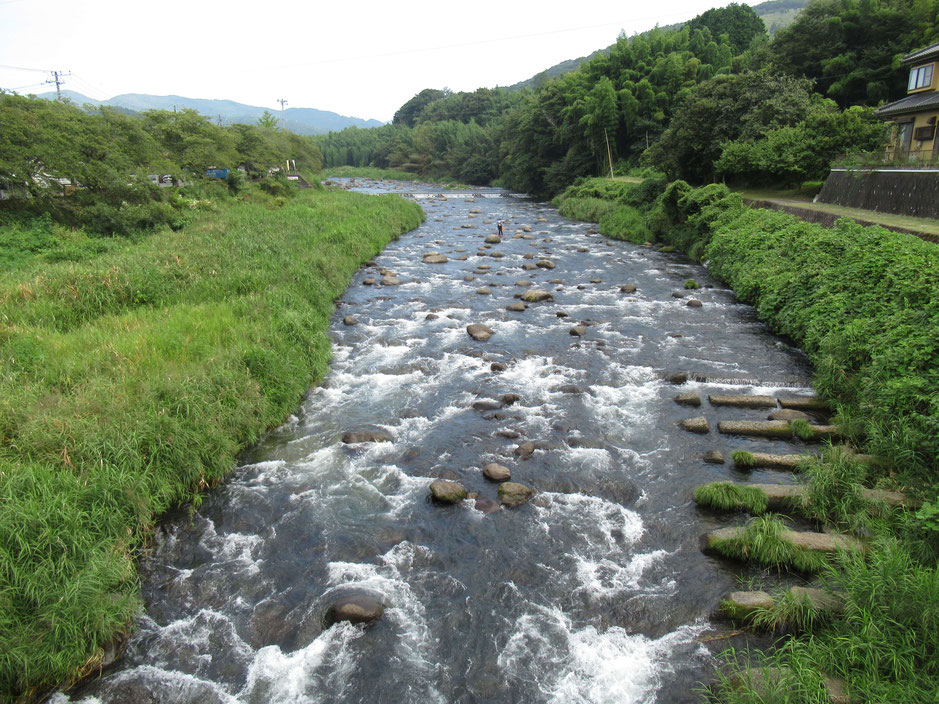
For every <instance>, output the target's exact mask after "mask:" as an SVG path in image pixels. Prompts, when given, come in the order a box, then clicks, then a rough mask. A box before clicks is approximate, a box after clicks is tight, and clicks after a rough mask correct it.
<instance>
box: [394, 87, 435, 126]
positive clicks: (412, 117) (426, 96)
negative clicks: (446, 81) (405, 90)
mask: <svg viewBox="0 0 939 704" xmlns="http://www.w3.org/2000/svg"><path fill="white" fill-rule="evenodd" d="M449 94H450V91H449V90H447V89H446V88H445V89H443V90H437V89H436V88H425V89H424V90H422V91H421V92H420V93H418V94H417V95H415V96H414V97H413V98H411V99H410V100H409V101H408V102H406V103H405V104H404V105H402V106H401V107H400V108H398V111H397V112H396V113H395V115H394V118H392V120H391V122H392V123H393V124H395V125H406V126H407V127H414V125H415V124H417V120H418V118H419V117H420V114H421V112H422V111H423V110H424V108H425V107H427V106H428V105H429V104H430V103H432V102H434V101H435V100H440V99H441V98H445V97H446V96H447V95H449Z"/></svg>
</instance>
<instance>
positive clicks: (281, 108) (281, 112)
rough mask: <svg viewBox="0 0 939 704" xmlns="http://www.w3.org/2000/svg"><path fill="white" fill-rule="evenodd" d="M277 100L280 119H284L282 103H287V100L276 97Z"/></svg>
mask: <svg viewBox="0 0 939 704" xmlns="http://www.w3.org/2000/svg"><path fill="white" fill-rule="evenodd" d="M277 102H278V103H280V120H281V122H283V121H284V105H286V104H287V101H286V100H285V99H284V98H278V99H277Z"/></svg>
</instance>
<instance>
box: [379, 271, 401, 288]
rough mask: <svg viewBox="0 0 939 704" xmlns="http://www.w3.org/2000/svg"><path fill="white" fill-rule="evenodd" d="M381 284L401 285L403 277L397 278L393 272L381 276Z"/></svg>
mask: <svg viewBox="0 0 939 704" xmlns="http://www.w3.org/2000/svg"><path fill="white" fill-rule="evenodd" d="M381 285H382V286H400V285H401V279H399V278H397V277H396V276H392V275H391V274H386V275H385V276H383V277H381Z"/></svg>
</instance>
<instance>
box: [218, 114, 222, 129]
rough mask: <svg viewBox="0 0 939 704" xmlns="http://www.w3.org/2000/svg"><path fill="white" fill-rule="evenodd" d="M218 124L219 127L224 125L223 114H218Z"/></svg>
mask: <svg viewBox="0 0 939 704" xmlns="http://www.w3.org/2000/svg"><path fill="white" fill-rule="evenodd" d="M218 126H219V127H221V126H222V116H221V115H219V116H218Z"/></svg>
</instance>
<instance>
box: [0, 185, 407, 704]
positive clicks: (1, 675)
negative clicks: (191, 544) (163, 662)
mask: <svg viewBox="0 0 939 704" xmlns="http://www.w3.org/2000/svg"><path fill="white" fill-rule="evenodd" d="M253 197H254V200H253V201H252V200H251V198H250V196H249V197H248V198H242V199H239V200H237V201H236V200H230V199H221V200H202V201H199V202H198V203H197V204H196V207H197V208H198V213H197V214H196V215H195V217H194V218H193V219H192V221H191V222H190V224H189V225H188V226H187V227H185V228H184V229H182V230H180V231H175V232H174V231H171V230H169V229H163V230H160V231H157V232H155V233H153V234H151V235H149V236H147V237H145V238H143V239H141V240H140V241H136V242H134V241H129V240H100V243H101V244H100V246H97V245H96V244H95V242H91V243H90V244H89V238H88V237H86V236H84V235H82V234H81V233H75V232H69V231H66V230H61V229H59V230H56V231H55V232H53V233H51V234H50V235H49V237H51V238H52V239H53V240H54V242H52V243H51V244H48V242H47V244H48V247H46V248H45V249H43V248H40V249H41V250H42V251H38V252H32V253H29V254H19V255H16V254H15V253H12V250H11V253H10V254H9V258H10V260H11V261H14V262H15V266H13V267H11V269H8V270H7V271H6V272H5V273H4V274H2V275H0V352H2V354H0V434H2V443H0V497H2V499H0V500H2V504H3V510H2V511H0V699H3V700H6V701H12V700H15V699H16V698H17V697H22V698H23V699H27V698H29V697H31V696H36V695H38V694H40V693H42V692H43V691H44V690H45V689H47V688H48V687H50V686H54V685H56V684H61V683H63V682H67V681H70V680H73V679H75V678H77V677H79V676H80V675H82V674H83V673H88V672H90V671H93V670H94V669H95V668H96V666H97V665H98V663H100V661H101V659H102V658H103V657H104V649H105V647H106V646H107V645H108V644H109V643H110V642H112V641H113V640H114V639H115V638H118V637H120V635H121V633H122V632H123V631H124V630H125V629H126V628H128V627H129V623H130V621H131V619H132V617H133V616H134V615H135V614H136V612H137V610H138V609H139V597H138V587H137V579H136V571H135V567H134V551H135V548H136V547H137V546H138V545H139V544H140V542H141V540H144V539H145V538H146V535H147V532H148V529H149V527H150V526H152V524H153V522H154V521H155V520H156V519H157V518H158V517H159V516H160V514H162V513H163V512H164V511H166V510H167V509H169V508H171V507H173V506H175V505H178V504H179V503H181V502H186V501H194V502H195V503H198V501H199V495H198V492H199V491H201V490H202V489H205V488H206V487H209V486H212V485H213V484H215V483H216V482H217V481H218V480H219V479H221V478H222V477H223V476H224V475H225V473H226V472H227V471H229V470H230V469H231V468H232V467H233V465H234V461H235V457H236V454H237V452H238V451H239V450H240V449H241V448H243V447H244V446H245V445H246V444H248V443H251V442H254V441H255V440H257V439H258V437H259V436H260V434H261V433H263V432H264V431H265V429H268V428H270V427H272V426H274V425H276V424H278V423H279V422H281V421H282V420H283V418H284V417H285V416H286V415H287V414H288V413H290V412H291V411H292V410H293V409H294V408H295V407H296V406H297V404H298V403H299V400H300V398H301V396H302V394H303V393H304V392H305V391H306V389H307V388H308V387H309V385H310V383H311V382H312V381H313V380H315V379H317V378H319V377H321V376H322V375H323V374H324V373H325V371H326V366H327V363H328V360H329V357H330V342H329V337H328V334H327V333H328V327H329V318H330V315H331V313H332V310H333V301H334V299H335V298H336V297H337V296H338V295H339V294H340V293H341V292H342V290H343V289H344V288H345V287H346V285H347V284H348V281H349V278H350V277H351V275H352V274H353V273H354V271H355V270H356V269H357V268H358V267H359V265H360V264H361V263H362V262H364V261H365V260H367V259H368V258H370V257H372V256H374V255H375V254H376V253H378V252H379V251H380V250H381V249H382V248H383V247H384V246H385V245H386V244H387V243H388V242H389V241H391V240H392V239H394V238H395V237H397V236H398V235H400V234H401V233H403V232H406V231H408V230H410V229H412V228H414V227H416V226H417V225H418V224H420V222H421V221H422V219H423V213H422V211H421V209H420V208H419V207H418V206H417V205H415V204H413V203H409V202H407V201H405V200H403V199H401V198H398V197H395V196H381V197H377V196H365V195H360V194H355V193H344V192H340V193H336V192H325V191H321V190H320V191H313V192H311V191H307V192H305V193H303V194H301V195H298V196H296V197H294V198H293V199H286V198H273V197H270V196H265V195H264V194H261V193H255V194H254V196H253ZM17 227H20V229H23V228H25V229H26V230H29V226H22V225H21V226H17ZM43 231H44V230H42V228H40V230H39V231H37V232H39V233H40V235H41V234H42V232H43ZM0 234H3V235H4V237H6V240H9V241H11V242H15V241H18V239H17V238H16V237H12V236H10V231H9V229H7V228H4V232H3V233H0ZM47 234H48V233H47ZM4 237H0V240H2V239H4ZM37 237H38V238H39V239H40V240H42V237H40V236H39V235H37ZM34 239H36V238H34ZM47 239H48V238H47ZM43 241H45V240H43ZM70 243H71V244H70ZM72 245H74V247H79V249H81V252H80V253H79V255H76V256H71V257H64V258H65V259H67V261H55V260H56V259H61V258H62V257H61V256H58V255H56V256H53V257H49V256H47V255H48V252H49V251H55V252H58V251H59V250H61V249H63V248H64V249H65V250H68V248H69V247H70V246H72ZM74 247H73V248H74ZM7 249H8V250H10V247H7Z"/></svg>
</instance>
